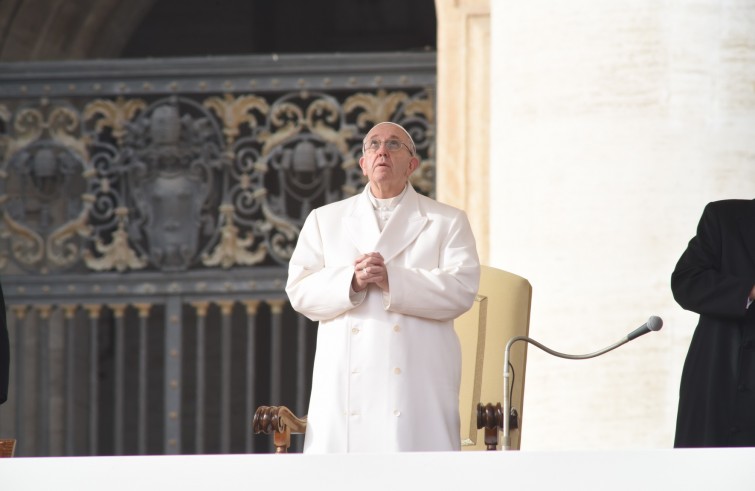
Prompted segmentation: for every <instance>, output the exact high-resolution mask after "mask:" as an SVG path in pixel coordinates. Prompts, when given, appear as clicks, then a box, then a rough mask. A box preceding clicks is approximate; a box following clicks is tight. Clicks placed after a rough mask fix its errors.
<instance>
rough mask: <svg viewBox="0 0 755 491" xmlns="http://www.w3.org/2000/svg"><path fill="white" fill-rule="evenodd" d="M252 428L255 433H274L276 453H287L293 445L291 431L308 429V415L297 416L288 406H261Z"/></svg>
mask: <svg viewBox="0 0 755 491" xmlns="http://www.w3.org/2000/svg"><path fill="white" fill-rule="evenodd" d="M252 430H253V431H254V433H255V434H258V433H264V434H266V435H269V434H271V433H272V434H273V443H274V445H275V453H286V452H288V448H289V447H290V446H291V433H294V434H301V433H304V432H305V431H306V430H307V417H306V416H304V417H302V418H299V417H297V416H296V415H295V414H294V413H293V412H291V410H290V409H288V408H287V407H286V406H260V407H258V408H257V410H256V411H255V412H254V419H252Z"/></svg>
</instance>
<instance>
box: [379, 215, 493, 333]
mask: <svg viewBox="0 0 755 491" xmlns="http://www.w3.org/2000/svg"><path fill="white" fill-rule="evenodd" d="M438 241H439V248H440V264H438V266H437V267H436V268H433V269H421V268H412V267H403V266H400V265H392V264H388V265H387V268H388V280H389V288H390V294H389V295H386V297H387V300H386V302H387V307H386V308H387V310H389V311H393V312H397V313H399V314H404V315H413V316H416V317H424V318H427V319H433V320H440V321H444V320H451V319H455V318H456V317H458V316H460V315H461V314H463V313H464V312H466V311H467V310H469V309H470V308H471V307H472V304H473V302H474V299H475V296H476V295H477V290H478V288H479V286H480V260H479V258H478V256H477V245H476V243H475V239H474V235H473V234H472V227H471V226H470V225H469V220H468V219H467V215H466V214H465V213H464V212H463V211H461V210H459V212H458V214H457V215H456V216H455V217H454V218H453V219H452V221H451V225H450V227H449V231H448V234H447V235H446V236H445V237H438Z"/></svg>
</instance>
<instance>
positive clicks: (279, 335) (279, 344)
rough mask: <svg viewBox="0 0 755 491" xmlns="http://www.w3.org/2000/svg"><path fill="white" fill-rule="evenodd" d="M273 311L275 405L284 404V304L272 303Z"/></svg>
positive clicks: (271, 389)
mask: <svg viewBox="0 0 755 491" xmlns="http://www.w3.org/2000/svg"><path fill="white" fill-rule="evenodd" d="M269 303H270V310H271V314H272V315H271V326H270V328H271V333H270V334H271V346H270V352H271V357H270V358H271V360H270V365H271V367H270V368H271V370H270V399H271V400H272V403H273V404H274V405H279V404H282V401H281V380H282V375H281V366H282V364H283V363H282V361H283V319H282V316H281V313H282V311H283V302H281V301H279V300H275V301H270V302H269Z"/></svg>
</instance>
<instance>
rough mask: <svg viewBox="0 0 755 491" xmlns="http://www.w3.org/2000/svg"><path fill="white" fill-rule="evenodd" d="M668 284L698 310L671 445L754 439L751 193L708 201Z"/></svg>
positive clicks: (754, 214) (754, 223)
mask: <svg viewBox="0 0 755 491" xmlns="http://www.w3.org/2000/svg"><path fill="white" fill-rule="evenodd" d="M671 290H672V292H673V294H674V298H675V299H676V301H677V302H678V303H679V305H681V306H682V307H683V308H684V309H686V310H690V311H693V312H696V313H698V314H699V315H700V318H699V322H698V324H697V327H696V329H695V332H694V334H693V336H692V342H691V343H690V347H689V351H688V353H687V358H686V360H685V362H684V368H683V371H682V377H681V384H680V390H679V408H678V412H677V419H676V435H675V439H674V446H675V447H742V446H755V305H752V303H753V299H755V200H723V201H715V202H712V203H709V204H708V205H707V206H706V207H705V210H704V211H703V214H702V217H701V218H700V223H699V225H698V227H697V235H696V236H695V237H693V238H692V240H690V242H689V245H688V246H687V249H686V250H685V251H684V253H683V254H682V256H681V258H680V259H679V261H678V263H677V265H676V268H675V269H674V272H673V274H672V275H671Z"/></svg>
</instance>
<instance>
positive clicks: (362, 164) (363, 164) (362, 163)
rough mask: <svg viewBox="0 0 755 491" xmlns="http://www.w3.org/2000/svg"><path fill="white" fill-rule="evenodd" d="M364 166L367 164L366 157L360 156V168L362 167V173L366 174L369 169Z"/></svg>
mask: <svg viewBox="0 0 755 491" xmlns="http://www.w3.org/2000/svg"><path fill="white" fill-rule="evenodd" d="M364 166H365V163H364V157H359V168H360V169H362V175H363V176H366V175H367V170H365V168H364Z"/></svg>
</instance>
